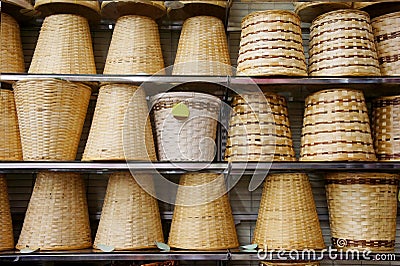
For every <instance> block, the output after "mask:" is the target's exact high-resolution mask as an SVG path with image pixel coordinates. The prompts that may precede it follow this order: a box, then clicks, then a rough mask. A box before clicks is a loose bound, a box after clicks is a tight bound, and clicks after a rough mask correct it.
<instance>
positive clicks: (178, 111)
mask: <svg viewBox="0 0 400 266" xmlns="http://www.w3.org/2000/svg"><path fill="white" fill-rule="evenodd" d="M172 115H173V116H174V117H175V118H176V119H186V118H188V117H189V115H190V111H189V107H188V106H187V105H186V104H184V103H178V104H175V106H174V107H172Z"/></svg>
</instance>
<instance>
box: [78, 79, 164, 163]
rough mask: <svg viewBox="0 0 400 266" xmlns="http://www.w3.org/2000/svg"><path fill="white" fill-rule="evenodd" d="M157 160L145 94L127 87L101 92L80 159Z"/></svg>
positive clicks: (119, 86) (120, 85) (111, 85)
mask: <svg viewBox="0 0 400 266" xmlns="http://www.w3.org/2000/svg"><path fill="white" fill-rule="evenodd" d="M125 159H128V160H152V161H154V160H156V159H157V156H156V152H155V148H154V141H153V133H152V130H151V124H150V119H149V109H148V107H147V102H146V93H145V92H144V90H143V89H139V88H138V87H137V86H132V85H129V84H110V85H105V86H102V87H101V88H100V91H99V96H98V98H97V103H96V109H95V112H94V116H93V121H92V125H91V129H90V133H89V137H88V140H87V143H86V148H85V151H84V153H83V156H82V160H83V161H88V160H125Z"/></svg>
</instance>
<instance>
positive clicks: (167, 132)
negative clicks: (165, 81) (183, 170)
mask: <svg viewBox="0 0 400 266" xmlns="http://www.w3.org/2000/svg"><path fill="white" fill-rule="evenodd" d="M152 104H153V115H154V123H155V129H156V133H157V144H158V159H159V160H161V161H168V160H169V161H210V160H213V158H214V156H215V152H216V150H215V144H214V140H215V136H216V133H217V122H218V117H219V110H220V105H221V100H220V99H218V98H217V97H215V96H212V95H208V94H204V93H196V92H170V93H162V94H157V95H156V96H154V97H153V98H152ZM178 104H180V105H183V106H184V107H187V108H188V109H189V115H188V117H175V116H174V114H173V110H174V108H176V106H177V105H178Z"/></svg>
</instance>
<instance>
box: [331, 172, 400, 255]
mask: <svg viewBox="0 0 400 266" xmlns="http://www.w3.org/2000/svg"><path fill="white" fill-rule="evenodd" d="M326 179H327V185H326V195H327V196H326V197H327V200H328V208H329V221H330V227H331V234H332V242H333V244H334V245H335V246H336V248H342V249H358V250H365V249H369V250H371V251H372V252H381V251H393V250H394V247H395V238H396V213H397V187H398V182H399V180H398V179H399V176H398V175H395V174H383V173H332V174H328V175H327V177H326Z"/></svg>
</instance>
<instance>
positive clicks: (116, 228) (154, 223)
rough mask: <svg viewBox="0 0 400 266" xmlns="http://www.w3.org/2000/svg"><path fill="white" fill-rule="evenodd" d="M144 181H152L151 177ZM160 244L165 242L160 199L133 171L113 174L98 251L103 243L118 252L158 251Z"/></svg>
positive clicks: (102, 214)
mask: <svg viewBox="0 0 400 266" xmlns="http://www.w3.org/2000/svg"><path fill="white" fill-rule="evenodd" d="M141 178H147V179H148V180H151V175H143V177H141ZM156 241H157V242H164V236H163V232H162V226H161V217H160V212H159V209H158V203H157V200H156V199H155V198H153V197H152V196H151V195H150V194H148V193H147V192H146V191H145V190H143V188H142V187H140V185H139V184H138V183H137V182H136V180H135V178H134V177H133V176H132V175H131V174H130V173H129V172H118V173H113V174H111V175H110V179H109V181H108V186H107V192H106V196H105V199H104V204H103V209H102V212H101V218H100V224H99V228H98V229H97V234H96V239H95V241H94V248H98V245H99V244H102V245H107V246H112V247H114V248H115V249H116V250H135V249H144V248H155V247H156V246H155V242H156Z"/></svg>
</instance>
